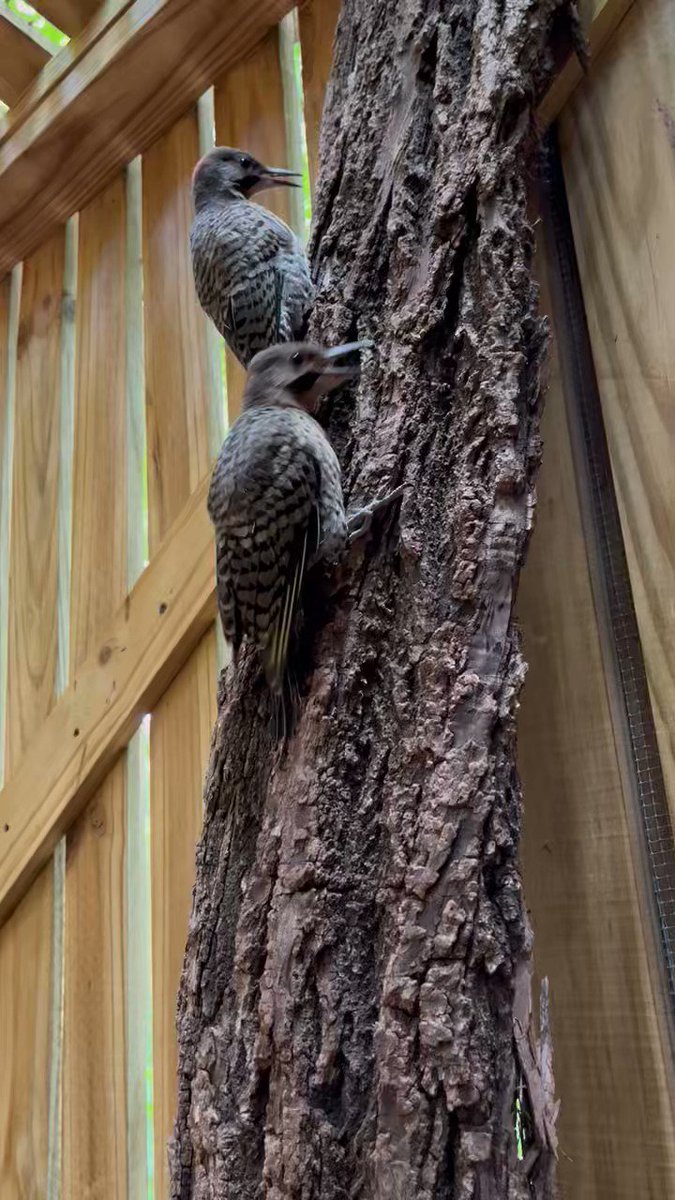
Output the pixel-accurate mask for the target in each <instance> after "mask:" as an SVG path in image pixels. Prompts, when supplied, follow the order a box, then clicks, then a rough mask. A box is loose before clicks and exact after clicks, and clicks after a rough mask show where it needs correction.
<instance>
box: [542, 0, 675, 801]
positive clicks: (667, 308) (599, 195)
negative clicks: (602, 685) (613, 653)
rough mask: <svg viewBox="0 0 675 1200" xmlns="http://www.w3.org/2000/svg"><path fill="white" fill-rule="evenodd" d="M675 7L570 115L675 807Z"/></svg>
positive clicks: (606, 391) (595, 309) (644, 631)
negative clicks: (672, 119) (673, 118)
mask: <svg viewBox="0 0 675 1200" xmlns="http://www.w3.org/2000/svg"><path fill="white" fill-rule="evenodd" d="M669 113H670V114H671V115H672V114H674V113H675V20H673V6H672V3H670V0H652V2H651V3H649V4H645V3H642V0H639V2H638V3H636V4H635V5H634V7H633V9H632V11H631V12H630V13H629V15H628V16H627V18H626V20H625V21H624V23H623V25H622V27H621V30H620V33H619V35H618V36H617V37H616V39H615V41H614V43H613V44H612V45H611V46H609V47H608V49H607V51H606V53H605V55H604V57H603V58H602V60H601V61H600V62H599V63H598V65H597V67H596V69H595V71H594V72H593V73H592V76H591V77H590V78H589V80H588V81H587V83H586V84H584V85H583V86H582V87H581V88H580V89H579V91H578V93H577V95H576V97H575V99H574V102H573V104H572V105H571V107H570V108H569V110H568V111H567V112H566V113H565V115H564V117H563V120H562V123H561V145H562V152H563V162H564V168H565V177H566V181H567V187H568V192H569V204H570V211H571V215H572V222H573V226H574V234H575V242H576V246H577V255H578V259H579V268H580V272H581V279H582V286H583V292H584V302H585V305H586V310H587V313H588V321H589V329H590V335H591V342H592V346H593V358H594V361H595V367H596V371H597V375H598V383H599V387H600V396H601V401H602V409H603V416H604V419H605V425H606V429H607V437H608V440H609V446H610V453H611V459H612V469H613V473H614V482H615V487H616V492H617V498H618V502H619V507H620V512H621V524H622V530H623V535H624V541H625V545H626V552H627V556H628V565H629V570H630V578H631V584H632V588H633V596H634V600H635V606H636V611H637V618H638V625H639V629H640V637H641V641H642V647H643V653H644V656H645V665H646V669H647V676H648V680H649V687H650V692H651V698H652V707H653V711H654V719H655V722H656V731H657V737H658V743H659V750H660V753H661V760H662V763H663V770H664V776H665V781H666V787H667V790H668V794H669V801H670V805H671V812H672V814H673V818H674V819H675V503H674V502H673V498H674V495H675V482H674V481H675V472H674V469H673V462H674V461H675V406H674V404H673V386H674V385H673V380H675V285H674V283H673V281H674V280H675V238H674V237H673V230H674V229H675V151H674V150H673V146H672V144H671V141H670V136H669V131H668V124H667V116H668V114H669Z"/></svg>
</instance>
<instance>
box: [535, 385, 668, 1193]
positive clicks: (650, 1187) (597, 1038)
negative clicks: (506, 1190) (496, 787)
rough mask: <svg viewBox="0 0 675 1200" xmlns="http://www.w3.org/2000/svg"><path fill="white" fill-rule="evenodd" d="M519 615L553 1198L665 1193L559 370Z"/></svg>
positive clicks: (637, 936)
mask: <svg viewBox="0 0 675 1200" xmlns="http://www.w3.org/2000/svg"><path fill="white" fill-rule="evenodd" d="M543 433H544V441H545V448H544V464H543V467H542V471H541V476H540V481H539V486H538V502H537V524H536V528H535V532H534V536H533V541H532V546H531V550H530V555H529V559H528V562H527V565H526V567H525V570H524V572H523V576H522V580H521V585H520V591H519V597H518V613H519V618H520V622H521V626H522V628H523V633H524V650H525V656H526V658H527V660H528V662H529V672H528V676H527V680H526V683H525V688H524V692H523V698H522V707H521V712H520V717H519V738H518V744H519V766H520V771H521V775H522V779H523V787H524V796H525V830H524V843H523V867H524V887H525V896H526V900H527V904H528V908H529V910H530V912H531V915H532V920H533V924H534V932H535V964H536V967H537V973H538V976H539V977H541V976H543V975H548V977H549V980H550V984H551V1013H552V1023H553V1045H554V1074H555V1079H556V1090H557V1094H558V1096H559V1098H560V1100H561V1110H560V1120H559V1136H560V1172H561V1179H562V1187H563V1194H564V1195H565V1196H569V1197H574V1198H575V1200H610V1197H611V1200H635V1197H637V1196H641V1197H642V1196H644V1197H646V1196H654V1197H657V1196H666V1195H669V1194H670V1193H671V1191H672V1186H673V1180H674V1179H675V1174H674V1172H675V1138H674V1136H673V1134H674V1130H673V1124H672V1112H671V1108H670V1101H669V1095H668V1083H667V1077H666V1064H665V1059H664V1049H663V1046H662V1043H661V1040H660V1027H659V1020H658V1016H657V1004H658V1003H660V1002H661V998H660V995H658V996H657V995H655V993H654V990H653V981H652V977H651V976H650V970H649V966H650V964H649V961H648V954H647V948H646V946H645V941H644V936H643V929H642V926H641V921H640V906H639V898H638V892H637V886H636V879H635V875H634V863H633V857H632V848H631V839H630V831H629V828H628V826H627V822H626V817H625V809H624V798H623V795H622V786H621V778H620V773H619V764H618V761H617V756H616V749H615V742H614V730H613V728H612V722H611V718H610V712H609V708H608V701H607V692H606V680H605V676H604V672H603V664H602V659H601V649H600V641H599V634H598V628H597V624H596V618H595V612H594V607H593V597H592V593H591V585H590V580H589V574H588V565H587V558H586V546H585V543H584V536H583V531H582V526H581V517H580V511H579V503H578V498H577V491H576V483H575V476H574V469H573V465H572V457H571V449H570V442H569V436H568V430H567V425H566V419H565V412H564V400H563V393H562V386H561V383H560V379H559V376H558V371H557V367H556V364H555V362H554V364H553V369H552V380H551V386H550V389H549V393H548V398H547V406H546V411H545V415H544V428H543Z"/></svg>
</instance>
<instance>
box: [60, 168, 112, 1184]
mask: <svg viewBox="0 0 675 1200" xmlns="http://www.w3.org/2000/svg"><path fill="white" fill-rule="evenodd" d="M124 265H125V185H124V180H123V179H118V180H116V181H115V182H114V183H113V184H111V186H110V187H109V188H108V189H107V190H106V191H105V192H103V193H102V195H101V196H100V197H99V198H98V199H96V200H95V201H93V202H92V204H91V205H89V206H88V208H86V209H85V210H84V211H83V212H82V213H81V214H80V222H79V261H78V287H77V296H78V299H77V305H78V337H77V355H76V403H75V437H74V445H75V451H74V462H73V587H72V594H71V613H70V620H71V673H72V671H75V670H77V668H78V666H79V665H80V663H81V662H82V661H83V659H84V658H85V657H86V655H87V654H89V653H90V652H92V651H93V650H95V648H96V646H97V642H98V638H99V636H100V633H101V629H102V627H103V625H104V623H105V621H106V620H107V619H108V618H109V617H110V615H111V614H112V613H113V612H114V611H115V609H116V608H117V607H118V605H119V604H120V603H121V601H122V599H123V597H124V595H125V593H126V582H127V576H126V496H127V486H126V394H125V325H124V296H125V271H124ZM125 774H126V772H125V763H124V759H121V760H120V761H119V762H118V763H117V764H116V765H115V766H114V767H113V769H112V771H111V773H110V774H109V776H108V777H107V779H106V781H105V782H104V783H103V785H102V786H101V787H100V788H99V790H98V792H97V793H96V794H95V796H94V797H93V799H92V801H91V802H90V804H89V807H88V808H87V809H86V810H85V812H84V813H82V815H81V816H80V817H79V818H78V820H77V821H76V822H75V824H74V825H73V826H72V827H71V829H70V831H69V833H68V837H67V844H66V846H67V849H66V880H65V914H66V918H65V933H64V945H65V967H64V997H65V998H64V1057H63V1078H64V1116H63V1133H64V1148H63V1192H64V1195H66V1196H68V1197H73V1200H80V1198H82V1200H85V1197H90V1196H115V1197H116V1198H117V1197H119V1198H120V1200H124V1197H125V1196H126V1181H127V1175H126V1084H125V1004H124V1000H125V996H124V976H125V963H124V886H123V879H124V876H123V859H124V802H125Z"/></svg>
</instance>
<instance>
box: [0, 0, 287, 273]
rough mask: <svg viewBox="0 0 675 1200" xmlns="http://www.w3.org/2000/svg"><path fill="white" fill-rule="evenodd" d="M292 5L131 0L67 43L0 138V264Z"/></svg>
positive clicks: (84, 199) (42, 233)
mask: <svg viewBox="0 0 675 1200" xmlns="http://www.w3.org/2000/svg"><path fill="white" fill-rule="evenodd" d="M289 7H291V5H290V0H257V3H256V4H251V3H249V0H233V2H232V3H229V4H227V5H222V4H217V3H215V2H214V0H135V3H133V4H131V5H128V6H127V5H125V4H121V5H120V8H119V11H118V12H116V15H115V19H114V20H113V21H112V22H110V23H108V24H107V25H106V24H105V22H104V28H103V29H102V31H101V32H100V35H98V36H96V37H94V38H93V40H92V39H91V38H90V37H88V35H87V31H86V30H85V33H84V34H83V35H82V37H83V39H84V42H83V47H82V52H81V53H79V52H78V47H77V46H74V47H73V48H71V47H68V48H67V49H68V50H69V51H70V53H69V54H68V55H67V67H68V69H67V71H65V72H63V73H62V72H61V71H60V69H57V70H56V71H55V72H54V75H55V79H54V80H53V82H52V83H51V84H50V85H49V86H48V87H47V89H46V90H45V89H44V88H42V89H40V85H39V81H38V84H37V85H36V86H37V87H38V89H39V93H40V94H39V99H37V100H36V98H35V97H32V96H27V97H26V103H25V108H24V115H23V118H22V120H21V122H20V123H19V124H18V125H14V124H13V122H12V121H11V120H10V121H9V122H7V123H6V124H5V136H4V137H2V138H0V175H2V176H3V184H4V186H3V189H2V193H1V194H0V273H4V272H5V271H6V270H7V269H8V268H9V267H10V266H11V265H12V264H13V263H14V262H16V261H18V260H19V259H21V258H23V257H24V256H25V255H26V254H28V253H30V252H31V251H32V250H33V249H34V248H35V246H36V245H39V244H40V242H42V241H43V240H44V238H45V237H46V236H48V235H49V233H50V232H51V230H52V228H53V227H54V226H55V225H56V224H59V223H62V222H63V221H65V220H66V219H67V218H68V217H69V216H71V214H72V213H73V212H75V211H76V210H77V209H80V208H82V207H83V206H84V205H85V204H86V203H88V201H89V200H91V199H92V197H94V196H96V195H97V194H98V192H99V191H100V190H101V188H102V187H104V186H105V184H107V183H108V181H109V180H110V179H111V178H113V177H114V175H115V174H116V172H117V171H119V170H120V169H121V167H123V166H124V165H125V164H126V162H128V161H129V159H130V158H132V157H133V156H134V155H135V154H137V153H139V152H141V151H144V150H147V149H148V147H149V146H151V145H152V143H153V142H154V141H155V140H156V138H157V137H159V136H160V134H162V133H164V132H165V131H166V130H167V129H169V128H170V127H171V126H172V124H173V123H174V122H175V121H176V120H178V119H179V117H181V116H182V115H183V113H184V112H185V111H186V109H187V108H188V107H189V106H190V104H193V103H195V102H196V100H197V99H198V97H199V96H200V94H201V93H202V92H203V91H204V89H205V88H206V87H208V86H209V85H210V84H211V83H212V82H213V79H214V78H215V76H216V75H217V74H218V73H219V72H221V71H223V70H224V69H225V68H227V67H228V66H230V65H231V64H233V63H235V62H237V61H238V60H239V59H240V58H241V57H242V56H243V55H244V54H246V53H247V52H248V51H249V50H250V49H251V47H252V46H254V45H255V44H256V42H258V41H259V40H260V38H261V37H262V36H264V34H265V33H266V32H267V30H269V29H270V28H271V27H272V26H274V25H275V24H276V22H277V21H278V20H279V19H280V18H281V17H282V16H283V15H284V13H285V12H286V11H287V10H288V8H289Z"/></svg>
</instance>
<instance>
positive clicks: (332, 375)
mask: <svg viewBox="0 0 675 1200" xmlns="http://www.w3.org/2000/svg"><path fill="white" fill-rule="evenodd" d="M374 345H375V343H374V342H371V341H370V339H369V338H364V340H363V341H361V342H345V344H344V345H342V346H333V348H332V349H331V350H324V352H323V362H324V365H323V367H322V369H321V390H322V392H330V391H332V390H333V388H336V387H339V386H340V384H341V383H344V382H345V380H346V379H355V378H356V376H357V375H358V374H359V371H360V365H359V363H344V364H341V363H340V361H339V360H340V359H341V358H346V357H347V356H348V355H349V354H356V353H359V352H360V351H361V350H369V349H372V348H373V346H374Z"/></svg>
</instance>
